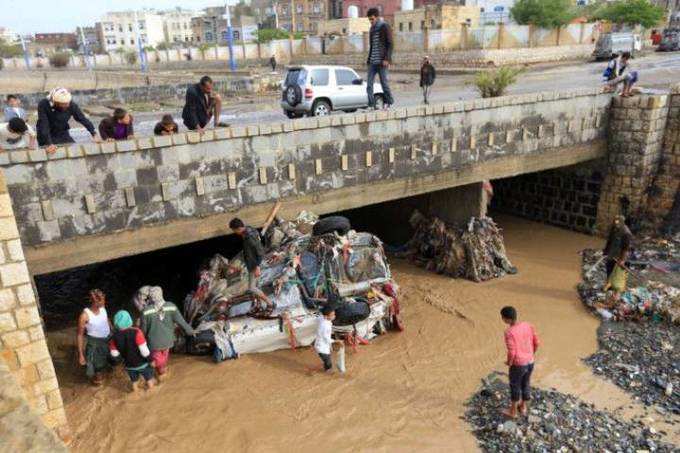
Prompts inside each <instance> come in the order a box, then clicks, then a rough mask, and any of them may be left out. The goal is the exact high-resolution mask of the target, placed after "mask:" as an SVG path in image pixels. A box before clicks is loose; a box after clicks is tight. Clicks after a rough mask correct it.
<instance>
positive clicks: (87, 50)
mask: <svg viewBox="0 0 680 453" xmlns="http://www.w3.org/2000/svg"><path fill="white" fill-rule="evenodd" d="M79 28H80V40H81V41H82V42H83V59H84V60H85V66H87V69H88V70H90V71H92V64H91V63H90V59H89V57H90V46H89V45H88V43H87V40H86V39H85V31H84V30H83V27H79Z"/></svg>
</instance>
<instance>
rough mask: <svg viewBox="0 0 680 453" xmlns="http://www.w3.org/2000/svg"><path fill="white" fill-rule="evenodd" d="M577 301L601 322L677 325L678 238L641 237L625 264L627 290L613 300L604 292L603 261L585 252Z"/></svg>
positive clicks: (679, 299)
mask: <svg viewBox="0 0 680 453" xmlns="http://www.w3.org/2000/svg"><path fill="white" fill-rule="evenodd" d="M582 256H583V281H582V282H581V283H580V284H579V285H578V292H579V295H580V297H581V301H582V302H583V303H584V304H585V305H586V306H588V307H590V308H591V309H593V310H595V311H597V312H598V314H599V315H600V316H602V318H603V319H605V320H610V319H611V320H617V321H621V320H642V319H647V318H652V319H654V320H657V321H659V320H666V321H669V322H671V323H680V289H679V288H678V284H679V283H680V235H676V236H675V237H674V238H669V239H658V238H656V239H655V238H644V239H642V240H641V241H640V242H639V243H637V244H635V247H634V250H633V251H632V252H631V254H630V256H629V261H628V270H629V272H628V274H629V275H628V288H627V289H626V291H624V292H623V293H621V295H620V297H619V298H618V300H617V299H614V298H612V297H608V294H607V291H605V289H604V288H605V284H606V270H605V262H604V261H605V260H604V259H603V255H602V252H601V251H599V250H593V249H586V250H584V251H583V252H582Z"/></svg>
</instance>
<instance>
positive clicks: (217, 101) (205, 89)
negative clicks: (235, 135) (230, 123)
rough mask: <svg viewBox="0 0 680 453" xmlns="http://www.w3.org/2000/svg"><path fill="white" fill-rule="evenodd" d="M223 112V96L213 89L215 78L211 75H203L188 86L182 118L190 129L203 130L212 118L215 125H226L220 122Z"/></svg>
mask: <svg viewBox="0 0 680 453" xmlns="http://www.w3.org/2000/svg"><path fill="white" fill-rule="evenodd" d="M221 113H222V97H221V96H220V95H219V93H216V92H214V91H213V80H212V79H211V78H210V77H209V76H203V77H201V80H200V81H199V82H198V83H197V84H195V85H191V86H190V87H189V88H187V96H186V102H185V104H184V109H183V110H182V119H183V120H184V125H185V126H186V127H187V128H188V129H189V130H192V131H198V132H203V130H204V129H205V127H206V126H207V125H208V123H209V122H210V119H211V118H213V119H214V123H215V127H226V124H223V123H220V114H221Z"/></svg>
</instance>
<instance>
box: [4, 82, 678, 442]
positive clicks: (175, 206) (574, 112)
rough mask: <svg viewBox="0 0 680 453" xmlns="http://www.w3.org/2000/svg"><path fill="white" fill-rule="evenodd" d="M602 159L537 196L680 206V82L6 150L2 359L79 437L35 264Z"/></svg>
mask: <svg viewBox="0 0 680 453" xmlns="http://www.w3.org/2000/svg"><path fill="white" fill-rule="evenodd" d="M603 158H606V159H603ZM594 160H597V161H598V163H597V165H598V166H599V167H601V168H600V170H601V173H602V174H603V175H604V177H603V179H602V181H601V182H600V183H598V184H597V189H596V192H597V193H596V194H595V195H596V196H595V197H593V198H590V201H589V203H590V205H589V206H581V205H579V204H578V202H580V201H579V199H580V198H581V196H582V195H581V194H574V193H573V192H569V191H567V192H564V193H563V192H561V191H560V190H565V188H564V187H561V189H560V190H552V194H548V195H546V197H544V198H543V199H541V200H542V203H543V207H541V206H539V205H533V206H529V208H530V209H531V210H535V209H547V208H546V206H545V205H546V204H550V206H552V207H554V206H556V205H559V209H561V210H562V211H561V212H560V213H559V214H560V216H564V217H565V218H567V217H571V216H572V215H573V214H574V213H576V214H579V212H577V211H579V210H580V214H585V209H586V208H588V212H589V214H588V215H590V216H591V218H590V219H589V221H590V222H592V223H593V224H594V223H595V221H597V224H598V226H599V228H600V230H602V229H603V228H604V227H606V226H607V225H608V224H609V223H610V221H611V218H612V217H613V216H614V215H616V214H618V213H619V212H621V209H622V208H623V207H624V205H625V208H626V209H628V210H630V212H632V213H642V212H644V213H646V215H647V216H648V217H649V218H650V219H652V220H654V221H657V220H659V219H663V218H664V216H665V215H667V214H668V213H669V212H670V211H671V208H672V207H673V206H674V200H676V204H678V205H679V206H678V207H673V209H680V201H677V200H678V199H679V198H680V197H678V196H677V192H678V184H679V181H680V91H674V92H673V93H672V94H671V95H667V94H659V95H641V96H636V97H634V98H626V99H623V98H619V97H616V98H614V99H613V100H612V96H611V95H609V94H604V93H602V92H600V90H598V89H588V90H581V91H578V92H569V93H536V94H528V95H521V96H510V97H501V98H493V99H478V100H474V101H465V102H453V103H443V104H438V105H433V106H426V107H412V108H406V109H396V110H392V111H389V112H371V113H357V114H352V115H337V116H336V115H334V116H331V117H325V118H311V119H301V120H296V121H290V122H285V123H279V124H261V125H257V126H248V127H235V128H231V129H219V130H216V131H208V132H207V133H206V134H204V135H199V134H197V133H187V134H179V135H176V136H173V137H154V138H139V139H136V140H130V141H122V142H117V143H104V144H86V145H73V146H68V147H64V148H60V149H58V151H57V152H56V153H55V154H53V155H50V156H48V155H46V153H45V151H44V150H43V149H38V150H30V151H27V150H18V151H11V152H6V153H1V154H0V167H1V168H2V171H1V172H0V361H3V362H4V363H5V364H6V365H7V367H8V369H9V370H10V372H11V375H12V376H14V378H15V379H16V380H17V382H18V384H19V385H20V387H21V389H22V391H23V393H24V394H23V395H22V398H25V399H26V401H27V402H28V403H29V405H30V407H31V408H32V410H33V411H34V412H35V413H36V414H37V415H39V416H40V417H41V419H42V421H43V422H44V423H45V424H46V425H47V426H48V427H50V428H54V430H55V432H56V433H57V434H59V436H61V437H62V438H63V439H68V437H69V429H68V421H67V419H66V415H65V412H64V409H63V403H62V399H61V393H60V390H59V382H58V381H57V378H56V376H55V372H54V366H53V364H52V360H51V357H50V353H49V350H48V349H47V344H46V341H45V333H44V331H43V328H42V320H41V317H40V312H39V309H38V302H37V297H36V294H35V291H34V289H33V286H32V283H31V274H32V275H37V274H41V273H46V272H52V271H57V270H60V269H66V268H71V267H74V266H79V265H84V264H88V263H94V262H98V261H103V260H108V259H112V258H117V257H121V256H125V255H132V254H138V253H142V252H147V251H152V250H156V249H160V248H165V247H169V246H174V245H179V244H185V243H190V242H193V241H198V240H201V239H206V238H211V237H216V236H219V235H223V234H225V233H227V232H228V231H227V222H228V220H229V219H230V218H231V217H232V216H234V215H238V216H240V217H242V218H244V219H245V220H246V221H248V222H251V223H254V224H258V223H259V222H261V221H263V220H264V217H265V216H266V215H267V213H268V211H269V208H270V206H271V202H273V201H274V200H279V199H281V200H283V202H284V205H283V212H282V214H283V215H284V216H292V215H295V214H297V212H298V211H299V210H301V209H311V210H313V211H316V212H318V213H320V214H323V213H329V212H335V211H341V210H345V209H350V208H356V207H361V206H367V205H371V204H375V203H380V202H384V201H388V200H396V199H400V198H404V197H410V196H415V195H418V196H420V197H427V198H428V200H427V204H428V206H429V208H430V209H434V210H436V214H437V215H440V216H442V217H444V218H445V219H448V220H455V219H460V218H466V217H467V216H470V215H479V213H481V212H482V211H483V208H484V203H483V197H482V191H481V184H480V182H481V181H483V180H486V179H498V178H506V177H509V176H516V175H521V174H524V173H532V172H539V171H543V170H548V169H558V168H563V167H567V166H572V165H574V164H578V163H581V162H588V161H594ZM565 171H567V173H568V170H565ZM542 179H550V178H547V177H544V178H542ZM554 179H558V180H559V179H560V178H554ZM558 182H559V181H558ZM650 188H655V190H649V189H650ZM551 189H552V188H551ZM523 190H524V187H520V188H518V189H517V190H516V191H515V193H518V194H520V195H519V196H520V197H522V198H524V197H525V195H524V194H525V193H526V198H527V200H526V203H525V205H527V204H531V203H536V200H538V198H535V197H534V195H535V193H534V192H535V188H533V187H532V188H529V190H527V192H523ZM509 192H512V191H509ZM565 195H566V196H565ZM531 198H533V200H532V199H531ZM571 198H573V200H571ZM585 198H588V197H585ZM624 201H625V203H624ZM525 207H526V206H525ZM567 212H569V213H570V214H569V215H567ZM518 214H521V213H518ZM0 372H2V369H1V367H0ZM9 384H10V382H9V381H8V380H7V379H5V380H4V381H3V380H0V394H1V393H2V392H3V391H7V392H10V393H16V390H13V389H14V387H11V388H10V387H8V385H9ZM22 407H23V406H22ZM6 417H8V415H6V414H4V413H2V412H0V419H2V418H5V419H7V418H6ZM27 423H28V422H27ZM26 426H29V425H26ZM31 426H32V425H31Z"/></svg>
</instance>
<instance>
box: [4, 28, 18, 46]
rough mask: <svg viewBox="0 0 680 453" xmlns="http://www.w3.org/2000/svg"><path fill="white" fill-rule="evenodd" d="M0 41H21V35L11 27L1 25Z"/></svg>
mask: <svg viewBox="0 0 680 453" xmlns="http://www.w3.org/2000/svg"><path fill="white" fill-rule="evenodd" d="M0 41H4V42H6V43H15V42H17V41H19V35H18V34H16V33H15V32H13V31H12V30H10V29H9V28H5V27H0Z"/></svg>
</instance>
